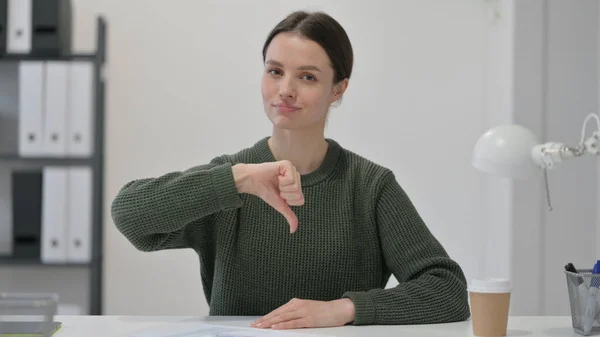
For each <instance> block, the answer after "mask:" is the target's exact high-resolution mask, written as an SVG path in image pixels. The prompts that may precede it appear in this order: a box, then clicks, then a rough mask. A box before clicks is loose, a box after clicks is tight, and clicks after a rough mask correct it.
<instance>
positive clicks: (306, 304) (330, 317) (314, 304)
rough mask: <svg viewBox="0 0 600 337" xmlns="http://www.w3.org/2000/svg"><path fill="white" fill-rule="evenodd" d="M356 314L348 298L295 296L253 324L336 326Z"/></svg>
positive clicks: (270, 326) (294, 326)
mask: <svg viewBox="0 0 600 337" xmlns="http://www.w3.org/2000/svg"><path fill="white" fill-rule="evenodd" d="M354 315H355V311H354V303H353V302H352V300H350V299H348V298H343V299H339V300H334V301H326V302H324V301H312V300H302V299H297V298H294V299H292V300H291V301H289V302H288V303H286V304H284V305H282V306H281V307H279V308H277V309H275V310H273V311H272V312H270V313H269V314H267V315H265V316H263V317H261V318H259V319H257V320H256V321H254V322H253V323H252V324H251V326H253V327H255V328H272V329H299V328H325V327H336V326H343V325H345V324H347V323H350V322H352V321H354Z"/></svg>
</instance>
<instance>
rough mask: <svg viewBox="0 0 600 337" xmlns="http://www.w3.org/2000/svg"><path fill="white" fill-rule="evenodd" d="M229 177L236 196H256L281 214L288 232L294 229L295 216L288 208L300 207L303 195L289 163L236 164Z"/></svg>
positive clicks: (294, 170)
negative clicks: (285, 221) (235, 189)
mask: <svg viewBox="0 0 600 337" xmlns="http://www.w3.org/2000/svg"><path fill="white" fill-rule="evenodd" d="M233 178H234V179H235V184H236V186H237V188H238V192H239V193H248V194H253V195H256V196H257V197H259V198H261V199H262V200H264V201H265V202H266V203H267V204H269V205H270V206H271V207H273V208H274V209H275V210H277V211H278V212H279V213H281V214H282V215H283V216H284V217H285V218H286V220H287V221H288V223H289V224H290V233H294V232H295V231H296V230H297V229H298V217H297V216H296V214H295V213H294V211H292V209H291V208H290V205H291V206H301V205H303V204H304V194H303V193H302V186H301V183H300V174H299V173H298V172H296V168H295V167H294V165H292V163H291V162H290V161H288V160H282V161H277V162H269V163H262V164H237V165H234V166H233Z"/></svg>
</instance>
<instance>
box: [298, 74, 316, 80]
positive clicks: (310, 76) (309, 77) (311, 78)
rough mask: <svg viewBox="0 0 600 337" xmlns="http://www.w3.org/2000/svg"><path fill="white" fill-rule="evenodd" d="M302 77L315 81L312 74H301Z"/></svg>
mask: <svg viewBox="0 0 600 337" xmlns="http://www.w3.org/2000/svg"><path fill="white" fill-rule="evenodd" d="M302 78H303V79H305V80H308V81H316V80H317V79H316V78H315V77H314V76H312V75H304V76H302Z"/></svg>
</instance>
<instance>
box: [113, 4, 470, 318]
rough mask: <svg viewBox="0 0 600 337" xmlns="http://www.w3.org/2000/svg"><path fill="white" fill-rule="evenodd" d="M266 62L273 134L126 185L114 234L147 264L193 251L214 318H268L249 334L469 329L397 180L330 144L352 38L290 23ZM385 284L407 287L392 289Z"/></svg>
mask: <svg viewBox="0 0 600 337" xmlns="http://www.w3.org/2000/svg"><path fill="white" fill-rule="evenodd" d="M263 60H264V73H263V77H262V84H261V87H262V98H263V102H264V110H265V113H266V115H267V117H268V118H269V120H270V121H271V123H272V124H273V132H272V134H271V135H270V136H268V137H265V138H263V139H260V140H258V141H257V142H256V143H255V144H254V145H252V146H250V147H248V148H245V149H242V150H240V151H239V152H237V153H234V154H229V155H220V156H218V157H216V158H214V159H213V160H212V161H210V163H206V164H203V165H199V166H196V167H192V168H189V169H187V170H185V171H181V172H180V171H178V172H170V173H165V174H164V175H162V176H160V177H156V178H145V179H138V180H135V181H132V182H129V183H128V184H126V185H125V186H124V187H123V188H122V189H121V190H120V192H119V193H118V195H117V196H116V198H115V199H114V201H113V204H112V217H113V220H114V223H115V225H116V226H117V228H118V229H119V230H120V232H121V233H122V234H123V235H124V236H125V237H126V238H127V239H128V240H129V241H130V242H131V243H132V244H133V245H134V246H135V247H136V248H137V249H139V250H142V251H157V250H162V249H176V248H191V249H194V250H195V251H196V252H197V254H198V257H199V263H200V266H201V268H200V270H201V279H202V286H203V290H204V293H205V296H206V299H207V301H208V304H209V306H210V314H211V315H252V316H262V317H260V318H259V319H257V320H256V321H255V322H253V324H252V325H253V326H254V327H259V328H274V329H286V328H304V327H331V326H341V325H345V324H350V323H351V324H355V325H364V324H427V323H442V322H452V321H460V320H465V319H467V318H468V317H469V315H470V312H469V305H468V300H467V290H466V287H467V285H466V281H465V277H464V275H463V272H462V270H461V268H460V266H459V265H458V264H457V263H456V262H455V261H453V260H452V259H451V258H449V256H448V255H447V253H446V251H445V250H444V248H443V247H442V246H441V244H440V243H439V242H438V240H437V239H436V238H435V237H434V236H433V235H432V233H431V232H430V231H429V230H428V228H427V226H426V225H425V224H424V223H423V220H422V219H421V217H420V216H419V214H418V212H417V210H416V209H415V207H414V206H413V204H412V203H411V201H410V199H409V197H408V196H407V195H406V194H405V192H404V190H403V189H402V188H401V187H400V185H399V184H398V182H397V181H396V179H395V177H394V174H393V173H392V171H391V170H389V169H387V168H385V167H382V166H380V165H378V164H376V163H373V162H371V161H369V160H368V159H366V158H364V157H361V156H359V155H358V154H355V153H353V152H351V151H349V150H347V149H345V148H343V147H342V146H341V145H340V144H338V143H337V142H336V141H334V140H333V139H329V138H325V136H324V129H325V124H326V120H327V114H328V112H329V109H330V107H331V106H332V105H334V104H337V103H339V101H340V100H341V99H342V96H343V95H344V92H345V90H346V88H348V83H349V79H350V75H351V72H352V63H353V53H352V46H351V44H350V40H349V39H348V36H347V35H346V32H345V31H344V29H343V28H342V27H341V26H340V24H339V23H338V22H337V21H336V20H334V19H333V18H331V17H330V16H329V15H327V14H325V13H322V12H314V13H308V12H304V11H298V12H294V13H292V14H290V15H289V16H287V17H286V18H285V19H284V20H282V21H281V22H280V23H279V24H278V25H277V26H276V27H275V28H274V29H273V30H272V31H271V33H270V34H269V35H268V37H267V40H266V42H265V44H264V48H263ZM365 141H368V140H365ZM391 275H394V276H395V277H396V278H397V280H398V281H399V284H398V285H397V286H396V287H394V288H391V289H384V288H385V286H386V284H387V282H388V279H389V278H390V276H391Z"/></svg>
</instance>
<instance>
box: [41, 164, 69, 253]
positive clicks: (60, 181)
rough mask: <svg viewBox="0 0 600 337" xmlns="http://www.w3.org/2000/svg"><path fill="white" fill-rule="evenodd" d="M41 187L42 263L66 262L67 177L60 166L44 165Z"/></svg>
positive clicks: (66, 173) (65, 170) (66, 172)
mask: <svg viewBox="0 0 600 337" xmlns="http://www.w3.org/2000/svg"><path fill="white" fill-rule="evenodd" d="M43 174H44V175H43V188H42V254H41V260H42V262H43V263H65V262H67V221H68V217H67V193H68V191H67V179H68V171H67V169H66V168H62V167H49V166H47V167H44V170H43Z"/></svg>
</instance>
